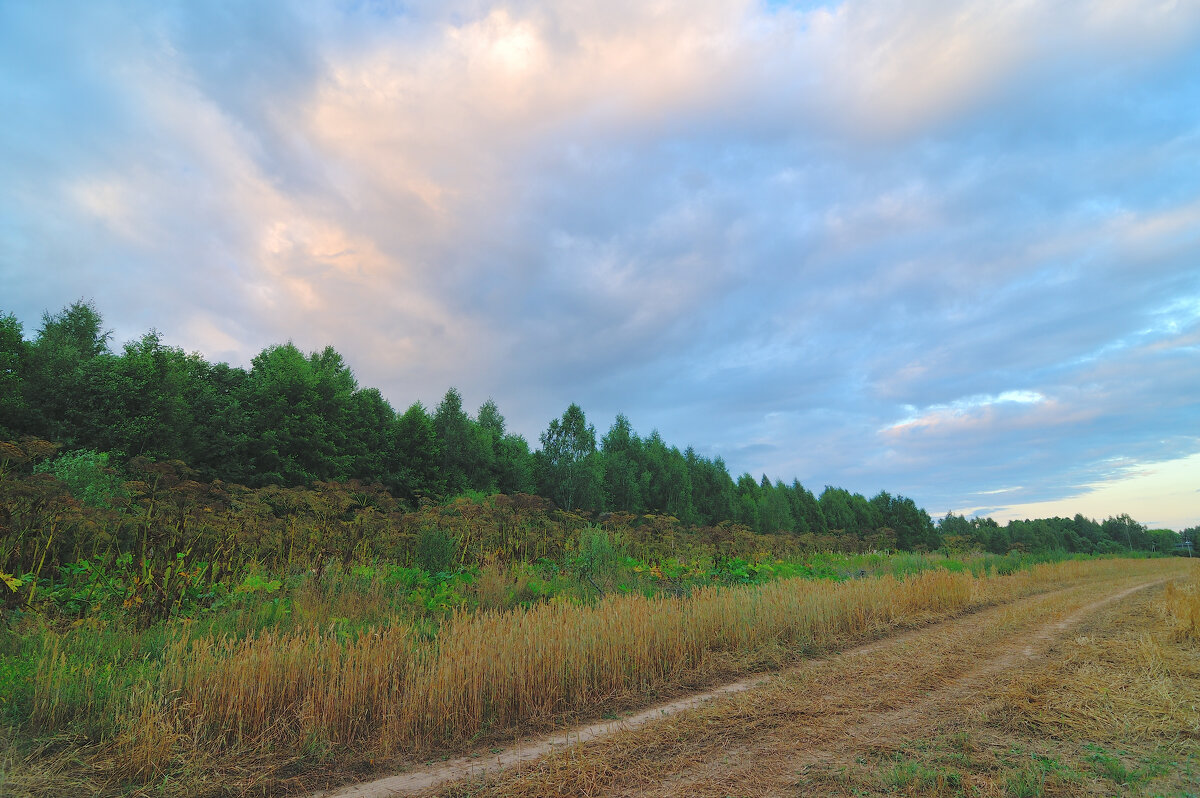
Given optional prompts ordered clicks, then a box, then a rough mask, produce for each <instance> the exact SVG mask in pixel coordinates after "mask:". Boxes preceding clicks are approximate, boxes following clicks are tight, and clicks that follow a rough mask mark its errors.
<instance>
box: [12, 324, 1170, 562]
mask: <svg viewBox="0 0 1200 798" xmlns="http://www.w3.org/2000/svg"><path fill="white" fill-rule="evenodd" d="M110 339H111V333H110V332H108V331H106V330H105V329H104V324H103V319H102V317H101V315H100V313H99V312H98V311H97V310H96V308H95V306H94V305H93V304H91V303H89V302H83V301H79V302H75V303H73V304H72V305H70V306H68V307H66V308H64V309H63V310H61V311H60V312H58V313H54V314H51V313H46V314H44V315H43V317H42V324H41V327H40V328H39V329H38V330H37V332H36V334H35V335H34V336H33V337H32V339H30V340H26V338H25V336H24V328H23V326H22V324H21V322H20V321H19V320H18V319H17V318H16V317H15V316H14V315H12V314H7V315H2V314H0V440H4V439H9V440H14V441H15V440H17V439H18V438H20V437H22V436H30V437H34V438H38V439H45V440H51V441H56V442H59V443H61V444H63V446H64V447H65V449H66V450H67V451H81V450H90V451H94V452H98V453H107V454H108V455H110V456H111V457H112V458H113V461H114V464H119V463H120V462H128V461H130V460H132V459H134V458H143V459H147V460H152V461H155V460H157V461H182V462H184V463H187V464H188V466H189V467H190V468H191V469H194V471H195V473H196V475H197V478H199V479H202V480H206V481H214V480H219V481H223V482H227V483H233V484H239V485H245V486H248V487H251V488H258V487H265V486H272V485H277V486H284V487H295V486H303V485H311V484H314V483H318V482H323V483H337V482H348V481H359V482H363V483H367V484H378V485H381V486H382V487H383V488H384V489H385V490H386V491H388V492H389V494H391V495H392V496H394V497H395V498H396V499H398V500H399V501H401V502H402V503H404V504H405V505H406V506H409V507H414V508H415V507H418V506H420V505H421V504H422V503H423V502H439V501H444V500H446V499H448V498H450V497H454V496H458V495H462V494H464V493H468V492H475V493H482V494H489V493H501V494H508V495H515V494H537V495H540V496H542V497H545V498H547V499H550V500H551V501H553V502H554V503H555V504H556V505H557V506H559V507H561V508H563V509H565V510H568V511H585V512H590V513H593V514H599V513H605V512H609V513H612V512H618V513H631V514H634V515H642V514H647V513H660V514H665V515H668V516H671V517H674V518H677V519H678V520H679V521H680V522H681V523H683V524H685V525H694V526H712V525H716V524H719V523H721V522H725V521H731V522H735V523H737V524H741V525H743V526H745V527H746V528H748V529H750V530H753V531H754V532H755V533H758V534H774V533H779V532H788V533H794V534H799V535H806V534H809V535H815V536H830V535H832V536H839V535H853V536H856V537H857V538H859V539H862V540H870V539H872V538H873V537H877V538H879V539H880V542H881V543H882V542H884V541H886V542H887V543H889V544H890V545H892V546H895V547H897V548H901V549H908V550H912V549H933V548H936V547H938V546H939V545H941V542H942V536H943V535H950V536H953V537H956V538H962V539H963V540H969V541H972V542H974V543H975V544H976V545H978V546H980V547H983V548H987V549H988V550H996V549H999V548H1004V547H1005V546H1008V547H1012V546H1013V545H1016V546H1017V547H1028V548H1030V549H1031V550H1032V549H1035V548H1037V549H1040V548H1045V547H1050V548H1061V549H1064V550H1067V551H1097V550H1105V547H1106V546H1107V547H1111V546H1110V544H1112V545H1116V544H1120V545H1121V548H1126V547H1127V546H1126V544H1128V547H1129V548H1138V547H1142V548H1146V547H1148V546H1147V543H1148V542H1151V541H1149V539H1147V538H1146V537H1145V535H1144V534H1143V533H1144V531H1145V530H1144V529H1143V532H1142V533H1138V534H1137V535H1135V534H1134V533H1132V532H1130V531H1129V530H1128V529H1127V528H1126V527H1119V528H1118V526H1119V525H1118V526H1113V525H1111V524H1110V523H1109V521H1106V522H1104V524H1099V525H1097V524H1095V522H1088V524H1085V525H1083V526H1079V525H1075V526H1072V527H1071V529H1070V530H1067V529H1066V528H1064V527H1062V525H1061V524H1057V523H1052V524H1049V526H1048V527H1047V526H1046V524H1048V523H1049V522H1027V523H1032V524H1035V525H1037V524H1042V526H1038V527H1036V529H1035V530H1033V531H1028V532H1027V531H1025V530H1024V528H1016V529H1014V528H1012V524H1010V525H1009V527H1005V528H999V526H998V525H996V524H995V522H994V521H991V519H984V521H986V522H990V523H984V522H978V521H971V522H966V523H967V525H968V527H967V528H963V527H962V524H961V523H960V521H964V520H965V519H959V518H957V517H954V516H949V517H947V519H945V520H943V522H942V524H941V529H940V530H939V526H938V525H935V524H934V522H933V520H932V519H931V518H930V516H929V515H928V513H927V512H926V511H925V510H924V509H922V508H921V507H919V506H917V504H916V503H915V502H914V501H913V500H912V499H909V498H906V497H903V496H893V495H891V494H889V493H887V492H886V491H881V492H880V493H879V494H877V495H875V496H874V497H871V498H869V499H868V498H867V497H865V496H863V495H862V494H859V493H852V492H850V491H847V490H844V489H842V488H835V487H826V488H825V489H824V490H823V491H822V492H821V493H820V494H819V495H817V494H814V493H813V491H811V490H809V489H808V488H806V487H805V486H803V485H801V484H800V482H799V481H797V480H793V481H792V482H791V484H787V483H784V482H783V481H780V480H776V481H774V482H772V481H771V480H769V479H768V478H767V477H766V476H765V475H764V476H763V477H762V478H761V479H755V478H754V477H752V476H751V475H750V474H742V475H741V476H740V477H738V478H737V479H736V480H735V479H734V478H733V477H732V476H731V475H730V473H729V470H728V468H727V467H726V465H725V463H724V461H723V460H722V459H721V458H720V457H716V458H707V457H703V456H701V455H699V454H697V453H696V452H695V450H694V449H692V448H691V447H687V448H685V449H684V450H682V451H681V450H680V449H679V448H678V447H676V446H672V445H670V444H668V443H667V442H666V441H664V440H663V438H662V437H661V435H659V433H658V432H657V431H653V432H651V433H650V435H648V436H645V437H642V436H639V435H638V434H637V432H635V430H634V429H633V427H632V425H631V423H630V421H629V420H628V419H627V418H626V417H625V416H623V415H618V416H617V418H616V420H615V421H614V422H613V424H612V426H611V427H610V428H609V430H608V431H607V433H605V434H604V435H603V436H600V437H599V438H598V437H597V433H596V429H595V427H594V426H593V425H592V424H590V423H589V422H588V420H587V418H586V416H585V414H584V411H583V410H582V409H581V408H580V407H579V406H578V405H575V404H572V405H570V406H569V407H568V408H567V409H566V410H565V411H564V412H563V414H562V416H561V417H560V418H556V419H553V420H552V421H551V422H550V423H549V426H548V427H547V429H546V430H545V431H544V432H543V433H542V434H541V435H540V438H539V441H538V443H539V444H540V446H538V447H537V448H533V447H531V446H530V444H529V442H528V441H526V439H525V438H524V437H522V436H521V435H518V434H514V433H512V432H510V431H508V430H507V429H506V425H505V420H504V417H503V415H502V414H501V413H500V410H499V408H498V407H497V406H496V404H495V402H493V401H491V400H488V401H487V402H484V403H483V405H481V406H480V407H479V408H478V410H477V411H476V412H475V414H474V415H471V414H469V413H468V412H467V410H466V409H464V407H463V402H462V397H461V395H460V394H459V392H458V391H457V390H456V389H454V388H450V389H449V390H447V392H446V394H445V396H444V397H443V398H442V400H441V402H440V403H439V404H438V405H437V407H435V408H433V409H432V411H430V410H429V409H427V408H426V407H425V406H424V405H422V404H421V403H420V402H414V403H413V404H411V405H410V406H409V407H408V408H407V409H405V410H404V411H403V412H398V411H396V410H395V409H394V408H393V407H392V406H391V405H390V404H389V403H388V401H387V400H386V399H385V398H384V397H383V395H382V394H381V393H380V392H379V391H378V390H377V389H375V388H363V387H361V386H359V385H358V382H357V380H356V379H355V377H354V374H353V372H352V371H351V369H350V367H349V366H348V365H347V364H346V362H345V360H344V359H343V358H342V356H341V355H340V354H339V353H338V352H337V351H336V350H334V349H333V348H332V347H326V348H324V349H323V350H321V351H318V352H310V353H305V352H302V351H301V350H300V349H298V348H297V347H296V346H295V345H293V344H292V343H290V342H289V343H285V344H279V345H274V346H270V347H267V348H266V349H264V350H263V351H262V352H260V353H259V354H258V355H257V356H256V357H255V358H254V359H253V360H252V361H251V364H250V367H249V368H248V369H245V368H240V367H237V366H231V365H229V364H226V363H215V364H214V363H209V362H208V361H207V360H205V359H204V358H203V357H201V356H200V355H198V354H188V353H185V352H184V351H183V350H182V349H179V348H176V347H171V346H167V345H165V344H164V343H163V341H162V338H161V335H160V334H159V333H158V332H156V331H153V330H151V331H150V332H148V333H146V334H145V335H143V336H142V337H141V338H139V339H137V340H134V341H131V342H129V343H126V344H125V345H124V347H123V348H122V349H121V350H120V351H117V352H114V351H113V350H112V348H111V346H110V343H111V340H110ZM1125 518H1127V516H1126V517H1125ZM1054 520H1055V522H1057V521H1058V519H1054ZM1085 520H1086V519H1085ZM1111 520H1112V519H1110V521H1111ZM1072 523H1074V522H1072ZM1131 523H1134V524H1136V522H1131ZM1089 524H1090V525H1089ZM1093 526H1094V527H1097V528H1098V531H1097V529H1094V528H1093ZM1043 527H1045V528H1043ZM994 528H996V529H999V530H1000V531H998V532H997V531H995V529H994ZM1047 529H1048V530H1049V531H1046V530H1047ZM1068 532H1069V534H1068ZM1135 537H1136V540H1135ZM1113 541H1115V544H1113V543H1112V542H1113ZM1135 544H1136V545H1135ZM1004 550H1007V548H1004Z"/></svg>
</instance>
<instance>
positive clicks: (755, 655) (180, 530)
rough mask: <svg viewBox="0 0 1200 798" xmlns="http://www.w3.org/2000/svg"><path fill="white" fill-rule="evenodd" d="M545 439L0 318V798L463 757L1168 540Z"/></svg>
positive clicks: (340, 382) (274, 373)
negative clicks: (529, 439) (998, 518)
mask: <svg viewBox="0 0 1200 798" xmlns="http://www.w3.org/2000/svg"><path fill="white" fill-rule="evenodd" d="M68 397H69V398H70V399H69V401H68V399H67V398H68ZM52 441H53V442H52ZM541 444H542V445H541V448H540V449H538V450H537V451H532V452H531V451H530V450H529V447H528V445H527V444H526V443H525V441H524V440H523V439H521V438H520V437H519V436H513V435H511V434H509V433H507V432H506V431H505V425H504V419H503V417H502V416H500V414H499V411H498V409H497V408H496V407H495V405H494V404H493V403H490V402H489V403H486V404H485V405H484V406H483V407H481V408H480V409H479V412H478V414H477V415H476V416H473V417H472V416H468V415H467V414H466V413H465V412H464V411H463V410H462V407H461V399H460V397H458V395H457V392H455V391H453V390H451V391H449V392H448V393H447V395H446V398H445V399H444V400H443V402H442V404H441V405H439V407H438V408H437V410H436V412H434V413H433V414H429V413H426V411H425V410H424V408H423V407H421V406H420V405H419V404H415V405H413V406H412V407H410V408H409V410H408V411H406V412H405V413H403V414H396V413H395V412H393V411H392V409H391V407H390V406H389V405H387V403H386V402H385V401H383V399H382V397H381V396H380V395H379V393H378V391H372V390H371V389H359V388H358V386H357V384H356V382H355V380H354V378H353V375H352V374H351V372H350V371H349V369H348V368H347V367H346V366H345V364H344V363H343V362H342V361H341V358H340V356H338V355H337V353H336V352H333V350H331V349H327V350H325V351H324V352H321V353H313V354H311V355H303V354H302V353H299V352H298V351H297V350H296V349H295V347H293V346H291V345H290V344H288V345H284V346H280V347H272V348H270V349H268V350H266V351H264V352H263V353H262V354H261V355H260V356H259V357H258V358H256V359H255V361H254V364H253V367H252V368H251V369H250V370H248V371H247V370H242V369H237V368H231V367H229V366H227V365H225V364H217V365H212V364H208V363H207V362H205V361H204V360H203V359H202V358H199V357H198V356H195V355H184V354H183V352H182V351H180V350H176V349H172V348H170V347H165V346H163V345H162V344H161V341H160V340H159V338H158V336H157V335H156V334H154V333H151V334H148V335H147V336H146V337H144V338H143V339H141V340H140V341H138V342H134V343H131V344H129V345H127V346H126V347H125V349H124V351H123V352H122V353H120V354H114V353H113V352H111V351H110V350H109V348H108V334H107V333H105V332H104V331H103V329H102V325H101V322H100V318H99V315H98V314H97V313H96V312H95V310H94V309H93V308H92V307H91V306H90V305H86V304H83V303H76V304H75V305H73V306H71V307H70V308H67V309H65V310H64V311H62V312H61V313H59V314H56V315H50V314H47V315H46V317H45V318H44V319H43V325H42V328H41V330H39V332H38V334H37V336H36V337H35V338H34V339H33V340H32V341H26V340H25V339H24V338H23V336H22V328H21V326H20V324H19V323H18V322H17V321H16V320H15V319H14V318H13V317H11V316H0V793H3V792H4V791H5V790H7V791H9V792H14V793H15V794H18V795H24V794H31V795H38V794H73V793H75V794H89V793H99V794H114V795H115V794H144V795H198V794H253V793H256V792H257V793H262V794H272V793H279V792H283V791H288V790H292V791H296V790H301V789H303V788H305V787H307V786H311V785H312V784H316V783H327V782H334V781H337V780H344V779H348V778H351V777H353V776H354V775H356V774H361V773H364V772H371V771H376V770H378V769H380V768H384V767H398V766H402V765H403V764H405V763H412V762H417V761H420V760H421V759H422V758H426V757H431V756H441V755H445V754H447V753H449V752H456V751H457V752H461V751H470V750H487V747H488V746H490V745H491V744H492V743H497V742H502V741H505V740H510V739H512V738H514V737H515V736H518V735H521V734H525V733H528V732H530V731H538V730H545V729H549V728H552V727H555V726H560V725H562V724H569V723H571V722H574V721H576V720H578V719H581V718H595V717H599V716H602V715H604V714H607V713H613V712H618V711H621V710H623V709H625V708H627V707H633V706H638V705H645V704H647V703H649V702H651V701H653V700H655V699H656V698H658V697H661V696H665V695H670V694H672V693H676V692H680V691H685V690H688V689H692V688H696V687H700V686H704V685H709V684H713V683H715V682H717V681H719V680H722V679H726V678H732V677H734V676H736V675H739V674H746V673H752V672H756V671H760V670H764V669H770V668H776V667H779V666H782V665H784V664H787V663H790V662H794V661H796V660H797V659H798V658H802V657H805V656H808V655H811V654H813V653H816V652H821V651H827V650H831V649H836V648H841V647H844V646H846V645H849V644H851V643H853V642H854V641H859V640H865V639H871V638H874V637H877V636H880V635H884V634H887V633H888V632H889V631H890V630H894V629H897V628H900V627H908V626H913V625H919V624H922V623H926V622H929V621H932V620H936V619H943V618H947V617H951V616H954V615H957V614H960V613H963V612H967V611H972V610H978V609H979V608H981V607H985V606H988V605H992V604H997V603H1004V602H1009V601H1013V600H1016V599H1018V598H1021V597H1024V596H1029V595H1033V594H1036V593H1039V592H1044V591H1049V590H1053V589H1056V588H1060V587H1064V586H1067V585H1077V584H1084V583H1090V582H1091V581H1095V580H1103V579H1106V578H1111V577H1112V576H1113V575H1115V574H1119V573H1123V572H1132V571H1131V569H1133V570H1137V569H1141V568H1153V567H1154V564H1153V563H1148V562H1147V561H1146V560H1145V559H1144V558H1147V557H1161V556H1162V555H1163V554H1164V553H1167V552H1170V551H1173V550H1174V549H1175V548H1176V547H1177V546H1178V545H1179V544H1180V543H1181V542H1183V540H1184V539H1186V538H1188V537H1189V536H1190V537H1191V538H1194V536H1195V535H1194V533H1195V530H1188V531H1187V532H1186V533H1185V535H1184V536H1182V537H1181V536H1180V535H1178V534H1176V533H1174V532H1171V531H1169V530H1150V529H1146V528H1145V527H1144V526H1142V525H1141V524H1138V523H1137V522H1136V521H1134V520H1133V519H1131V518H1129V517H1128V516H1118V517H1116V518H1109V519H1105V520H1104V521H1103V522H1097V521H1094V520H1091V519H1086V518H1083V517H1082V516H1076V517H1075V518H1073V519H1064V518H1055V519H1039V520H1033V521H1018V522H1012V523H1010V524H1007V525H1005V526H1001V525H999V524H996V523H995V522H993V521H991V520H990V519H964V518H961V517H958V516H954V515H950V516H947V517H946V518H945V519H943V520H942V521H941V522H940V523H939V524H935V523H934V522H933V521H932V520H931V519H930V517H929V515H928V514H927V513H926V512H925V511H924V510H923V509H921V508H920V507H918V506H917V505H916V504H915V503H914V502H913V501H912V500H911V499H907V498H905V497H901V496H892V495H890V494H888V493H887V492H883V491H881V492H880V493H879V494H877V495H876V496H874V497H872V498H870V499H868V498H866V497H864V496H862V495H861V494H857V493H851V492H849V491H846V490H843V489H840V488H834V487H826V488H825V490H824V491H822V492H821V493H820V495H816V494H814V493H813V492H812V491H810V490H808V489H807V488H805V487H804V486H802V485H800V483H799V482H797V481H793V482H792V484H790V485H788V484H785V483H783V482H782V481H776V482H774V483H773V482H771V481H770V480H768V479H767V478H766V477H763V478H762V479H761V480H755V479H753V478H752V477H750V476H749V475H748V474H746V475H742V477H740V478H738V479H737V480H736V481H735V480H734V479H733V478H732V477H731V476H730V474H729V473H728V471H727V470H726V468H725V466H724V463H723V462H721V461H720V460H719V458H718V459H715V460H708V459H705V458H703V457H699V456H697V455H696V454H695V452H694V451H693V450H691V449H690V448H689V449H687V450H685V451H683V452H680V451H679V449H677V448H675V447H672V446H669V445H667V444H666V443H665V442H664V441H663V440H662V439H661V437H659V436H658V434H657V433H652V434H651V435H650V436H648V437H646V438H645V439H643V438H640V437H639V436H638V435H637V434H636V433H634V432H633V430H632V428H631V427H630V425H629V422H628V421H627V420H625V419H624V418H623V417H618V419H617V420H616V422H614V424H613V427H612V429H610V431H609V433H608V434H607V435H605V436H604V437H603V439H602V440H601V441H600V442H599V444H598V443H597V441H596V436H595V430H594V429H593V428H592V427H591V426H590V425H589V424H587V422H586V419H585V418H584V416H583V412H582V410H581V409H579V408H578V407H577V406H574V405H572V406H571V407H570V408H568V410H567V411H566V412H565V413H564V414H563V416H562V418H561V419H555V420H553V421H552V422H551V423H550V425H549V427H548V429H547V430H546V432H545V434H544V435H542V436H541ZM1118 555H1119V556H1120V557H1121V559H1116V557H1117V556H1118ZM1139 558H1141V559H1139ZM1181 595H1182V594H1181ZM39 785H40V786H39Z"/></svg>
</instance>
